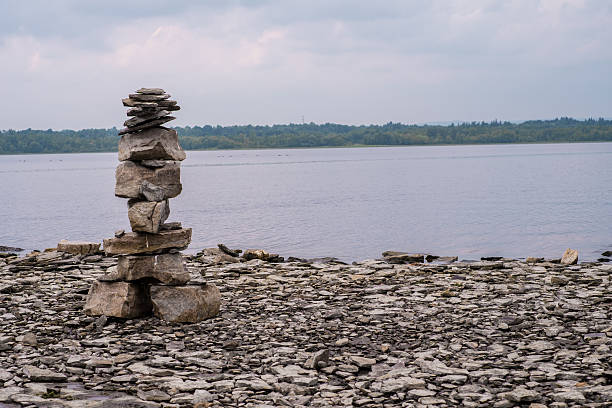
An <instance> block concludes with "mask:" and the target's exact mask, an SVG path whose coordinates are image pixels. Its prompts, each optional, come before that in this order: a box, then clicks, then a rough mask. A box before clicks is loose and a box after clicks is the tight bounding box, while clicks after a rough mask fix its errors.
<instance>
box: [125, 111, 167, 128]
mask: <svg viewBox="0 0 612 408" xmlns="http://www.w3.org/2000/svg"><path fill="white" fill-rule="evenodd" d="M169 113H170V112H169V111H167V110H159V111H158V110H155V111H154V112H151V113H149V112H147V111H142V113H139V114H137V115H136V116H134V117H133V118H131V119H128V120H126V121H125V122H123V126H127V127H134V126H139V125H142V124H144V123H147V122H151V121H153V120H155V119H159V118H162V117H164V116H166V115H168V114H169Z"/></svg>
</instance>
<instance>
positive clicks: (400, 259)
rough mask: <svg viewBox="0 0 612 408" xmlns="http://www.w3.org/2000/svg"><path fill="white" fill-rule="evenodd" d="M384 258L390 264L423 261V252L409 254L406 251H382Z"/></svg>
mask: <svg viewBox="0 0 612 408" xmlns="http://www.w3.org/2000/svg"><path fill="white" fill-rule="evenodd" d="M382 255H383V257H384V258H385V260H386V261H387V262H389V263H391V264H402V263H423V262H424V261H425V254H409V253H406V252H397V251H385V252H383V253H382Z"/></svg>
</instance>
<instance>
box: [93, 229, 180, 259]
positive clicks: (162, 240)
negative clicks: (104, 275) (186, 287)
mask: <svg viewBox="0 0 612 408" xmlns="http://www.w3.org/2000/svg"><path fill="white" fill-rule="evenodd" d="M190 242H191V228H182V229H177V230H167V231H160V232H159V233H158V234H148V233H146V232H129V233H127V234H125V235H124V236H122V237H121V238H108V239H105V240H104V251H105V252H106V254H107V255H132V254H146V253H153V252H156V251H160V250H162V249H171V248H176V249H183V248H186V247H187V246H188V245H189V243H190Z"/></svg>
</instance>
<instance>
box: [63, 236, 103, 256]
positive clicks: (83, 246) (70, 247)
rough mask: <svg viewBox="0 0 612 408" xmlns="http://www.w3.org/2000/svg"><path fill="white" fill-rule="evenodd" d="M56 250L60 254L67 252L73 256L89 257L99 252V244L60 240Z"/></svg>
mask: <svg viewBox="0 0 612 408" xmlns="http://www.w3.org/2000/svg"><path fill="white" fill-rule="evenodd" d="M57 250H58V251H61V252H68V253H70V254H74V255H89V254H95V253H97V252H99V251H100V243H99V242H86V241H66V240H65V239H62V240H61V241H60V242H59V243H58V244H57Z"/></svg>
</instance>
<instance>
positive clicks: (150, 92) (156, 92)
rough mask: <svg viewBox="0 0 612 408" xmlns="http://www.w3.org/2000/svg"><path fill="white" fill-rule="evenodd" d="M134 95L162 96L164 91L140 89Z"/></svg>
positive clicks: (159, 89)
mask: <svg viewBox="0 0 612 408" xmlns="http://www.w3.org/2000/svg"><path fill="white" fill-rule="evenodd" d="M136 93H139V94H144V95H163V94H165V93H166V91H164V90H163V89H161V88H140V89H139V90H137V91H136Z"/></svg>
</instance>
